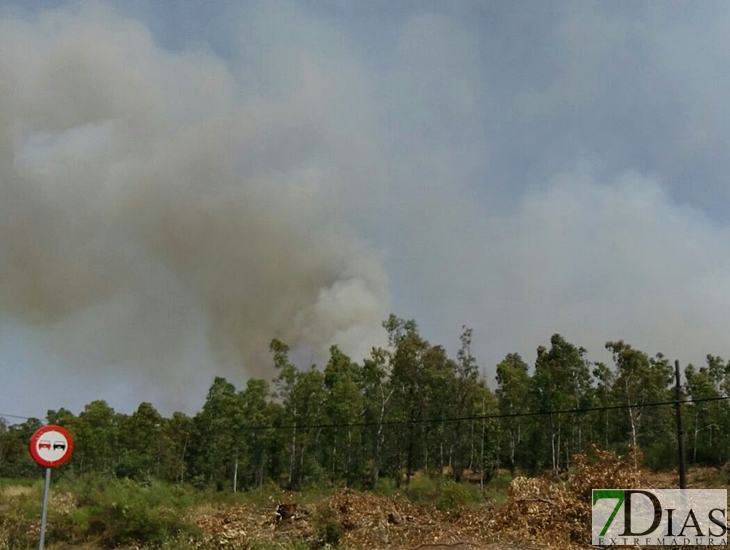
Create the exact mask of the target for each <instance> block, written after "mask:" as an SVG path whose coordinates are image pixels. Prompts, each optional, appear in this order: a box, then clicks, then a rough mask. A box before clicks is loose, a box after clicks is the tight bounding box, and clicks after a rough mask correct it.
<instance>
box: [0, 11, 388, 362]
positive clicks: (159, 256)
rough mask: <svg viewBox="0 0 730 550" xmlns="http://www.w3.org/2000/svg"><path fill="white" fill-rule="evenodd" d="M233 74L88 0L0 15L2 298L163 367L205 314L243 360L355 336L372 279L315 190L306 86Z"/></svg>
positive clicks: (10, 309) (213, 331) (366, 328)
mask: <svg viewBox="0 0 730 550" xmlns="http://www.w3.org/2000/svg"><path fill="white" fill-rule="evenodd" d="M245 89H246V90H247V89H248V88H244V87H242V86H241V84H240V82H239V81H238V79H237V77H235V76H234V75H233V74H232V73H231V71H230V70H229V69H228V68H227V67H226V65H225V64H224V63H223V62H221V61H220V60H219V59H218V58H216V57H215V56H213V55H210V54H207V53H206V52H205V51H200V50H192V51H186V52H182V53H175V52H168V51H165V50H163V49H161V48H159V47H158V46H157V45H155V44H154V43H153V41H152V39H151V37H150V35H149V33H148V31H147V30H146V29H145V28H144V27H143V26H141V25H140V24H138V23H136V22H134V21H131V20H127V19H123V18H121V17H119V16H117V15H115V14H112V13H111V12H109V11H107V10H106V9H104V8H100V7H98V6H97V7H95V8H93V9H85V10H84V11H83V12H81V13H73V12H71V11H62V12H47V13H45V14H43V15H41V16H40V18H39V19H38V20H36V21H23V20H20V19H15V18H4V19H2V20H1V22H0V308H1V313H2V314H4V315H10V316H13V317H14V318H16V319H19V320H22V321H23V322H26V323H31V324H33V325H35V326H39V327H44V328H45V329H47V331H48V334H50V335H51V339H52V341H54V342H56V348H57V349H58V350H60V351H62V352H64V353H66V354H68V356H70V357H73V356H84V357H86V362H87V363H93V362H107V363H124V362H133V363H136V364H139V365H147V366H150V367H153V366H154V368H156V369H164V368H165V364H166V361H167V360H168V359H169V358H170V357H171V356H174V355H175V354H176V353H177V350H178V348H180V346H182V345H183V344H185V343H186V342H187V341H188V340H190V339H191V338H192V337H193V335H194V334H195V332H196V331H200V330H205V331H207V336H208V342H209V348H210V350H211V352H212V354H213V355H214V356H216V357H217V358H218V359H220V360H221V361H222V364H226V365H232V364H237V365H244V366H245V369H246V371H247V372H248V373H249V374H251V375H257V376H262V375H264V376H265V375H268V374H270V373H269V372H267V371H266V370H265V369H266V365H267V364H269V361H268V359H267V358H266V357H267V355H268V353H267V345H268V342H269V340H270V339H271V338H272V337H278V338H281V339H282V340H284V341H286V342H288V343H289V344H291V345H293V346H298V347H299V348H300V349H305V350H307V352H306V353H311V354H313V355H315V356H317V355H318V354H320V353H322V352H323V350H324V349H326V346H328V345H330V344H332V343H338V344H340V345H341V346H343V347H344V348H345V349H346V350H348V351H350V352H351V353H353V354H359V353H364V352H366V350H367V349H368V347H369V345H370V344H372V343H375V342H376V341H377V339H378V338H379V333H380V330H379V322H380V321H381V320H382V319H383V318H384V317H385V316H386V315H387V312H388V292H387V284H386V278H385V275H384V272H383V269H382V268H381V265H380V262H379V260H378V258H377V257H376V256H375V255H374V254H373V253H372V251H370V250H369V249H368V248H367V247H366V246H365V245H364V244H363V243H360V242H358V240H357V239H356V238H354V237H353V236H352V235H350V234H349V233H348V228H347V226H346V225H345V224H344V223H343V222H342V220H341V219H338V215H337V205H336V204H333V202H332V201H331V200H330V199H329V198H328V197H330V196H332V193H330V191H331V190H332V188H333V187H336V186H337V185H338V182H337V180H336V179H333V178H332V177H331V174H326V173H324V172H323V171H322V170H321V169H320V165H319V163H318V158H320V157H321V155H322V154H323V153H322V151H323V149H324V147H323V139H324V138H323V136H322V132H321V130H320V128H319V127H318V126H317V124H316V120H315V119H314V118H313V116H314V115H313V114H311V113H309V112H308V109H307V107H308V105H307V101H308V98H306V97H304V98H302V97H298V98H277V100H276V101H274V100H270V99H268V98H266V97H262V96H257V95H251V94H250V93H249V94H248V95H246V93H244V90H245ZM89 358H91V359H93V360H91V359H89Z"/></svg>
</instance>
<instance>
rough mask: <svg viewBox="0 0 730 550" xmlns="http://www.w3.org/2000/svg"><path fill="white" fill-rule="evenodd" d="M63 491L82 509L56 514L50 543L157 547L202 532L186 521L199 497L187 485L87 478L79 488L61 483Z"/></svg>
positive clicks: (111, 546) (50, 530)
mask: <svg viewBox="0 0 730 550" xmlns="http://www.w3.org/2000/svg"><path fill="white" fill-rule="evenodd" d="M58 489H59V490H61V491H63V490H64V489H65V490H70V491H71V492H72V494H73V495H74V496H75V498H76V502H77V506H76V508H75V509H74V510H73V511H72V512H71V513H65V514H60V515H59V514H56V513H52V514H51V515H50V518H49V529H48V535H49V540H50V541H52V540H65V541H71V542H83V541H87V540H97V541H99V542H100V543H101V544H103V545H104V546H105V547H108V548H115V547H117V546H120V545H129V544H140V543H144V544H146V545H148V546H155V547H157V546H162V545H163V544H164V543H165V542H166V541H169V540H171V539H175V538H180V537H188V538H189V537H194V536H195V535H196V534H197V533H198V529H197V528H196V527H195V526H194V525H192V524H191V523H190V522H189V521H188V520H187V519H186V518H185V514H186V509H187V508H189V507H190V506H192V505H193V503H194V502H195V495H194V493H193V492H192V490H190V489H188V488H186V487H179V486H171V485H168V484H164V483H160V482H153V483H151V484H142V483H138V482H134V481H132V480H110V479H104V478H102V477H99V476H86V477H84V478H82V479H80V480H78V481H77V482H76V483H74V484H60V486H59V488H58Z"/></svg>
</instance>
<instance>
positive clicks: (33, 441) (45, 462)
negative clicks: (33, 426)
mask: <svg viewBox="0 0 730 550" xmlns="http://www.w3.org/2000/svg"><path fill="white" fill-rule="evenodd" d="M48 432H59V433H61V434H62V435H63V436H64V437H65V438H66V441H67V442H68V448H67V449H66V454H65V455H63V456H62V457H61V458H59V459H58V460H55V461H49V460H45V459H43V458H41V456H40V455H39V454H38V446H37V445H36V443H37V442H38V440H39V439H40V438H41V437H42V436H43V434H45V433H48ZM29 448H30V456H32V457H33V460H35V461H36V462H37V463H38V465H40V466H43V467H45V468H55V467H56V466H60V465H61V464H63V463H64V462H66V461H67V460H68V459H69V458H71V454H72V453H73V450H74V440H73V437H71V434H70V433H69V432H68V430H67V429H66V428H62V427H61V426H55V425H51V426H43V427H42V428H39V429H38V430H36V432H35V433H34V434H33V436H32V437H31V438H30V445H29Z"/></svg>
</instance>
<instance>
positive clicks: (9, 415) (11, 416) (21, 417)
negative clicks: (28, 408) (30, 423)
mask: <svg viewBox="0 0 730 550" xmlns="http://www.w3.org/2000/svg"><path fill="white" fill-rule="evenodd" d="M0 416H3V417H5V418H20V419H23V420H37V419H36V418H34V417H32V416H21V415H19V414H8V413H2V412H0Z"/></svg>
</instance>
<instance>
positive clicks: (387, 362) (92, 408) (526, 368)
mask: <svg viewBox="0 0 730 550" xmlns="http://www.w3.org/2000/svg"><path fill="white" fill-rule="evenodd" d="M383 327H384V329H385V330H386V331H387V335H388V345H387V346H386V347H383V348H374V349H373V350H372V352H371V354H370V356H369V357H367V358H365V359H364V360H363V361H361V362H360V363H357V362H354V361H352V360H351V359H350V358H349V357H348V356H346V355H345V354H344V353H342V352H341V351H340V350H339V349H338V348H337V347H336V346H332V347H331V348H330V357H329V360H328V362H327V364H326V365H325V366H324V368H319V367H317V366H316V365H313V366H312V367H311V368H308V369H299V368H297V367H296V366H295V365H294V364H293V363H292V360H291V359H290V353H289V351H290V350H289V347H288V346H287V345H286V344H285V343H284V342H281V341H279V340H273V341H272V342H271V345H270V352H271V360H272V362H273V367H274V370H275V373H276V374H275V377H274V378H273V380H272V381H271V382H269V381H267V380H263V379H256V378H252V379H249V380H248V382H247V384H246V387H245V388H244V389H243V390H237V389H236V388H235V386H234V385H233V384H232V383H230V382H229V381H227V380H226V379H224V378H221V377H216V378H215V379H214V381H213V383H212V385H211V387H210V389H209V391H208V394H207V397H206V400H205V403H204V405H203V407H202V409H201V410H200V411H199V412H198V413H197V414H195V415H194V416H188V415H185V414H183V413H180V412H176V413H174V414H173V415H172V416H171V417H169V418H168V417H164V416H163V415H161V414H160V413H159V412H158V411H157V410H156V409H155V408H154V407H153V406H152V405H151V404H149V403H142V404H141V405H139V407H138V408H137V410H136V411H135V412H134V413H132V414H121V413H118V412H115V411H114V409H113V408H111V407H110V406H109V405H108V404H107V403H106V402H104V401H94V402H92V403H89V404H88V405H86V406H85V407H84V409H83V411H81V412H80V413H79V414H78V415H74V414H73V413H72V412H70V411H68V410H66V409H64V408H61V409H59V410H57V411H54V410H50V411H48V413H47V417H46V421H47V423H49V424H58V425H61V426H64V427H65V428H67V429H68V430H69V431H70V432H71V433H72V434H73V436H74V439H75V450H74V457H73V459H72V460H70V461H69V462H68V463H67V464H66V465H64V466H62V467H60V468H59V470H60V471H61V472H62V474H63V475H70V476H78V475H83V474H87V473H96V474H102V475H108V476H114V477H118V478H132V479H137V480H152V479H160V480H166V481H170V482H185V483H192V484H195V485H198V486H200V487H218V488H219V489H223V488H226V487H228V488H233V489H234V490H248V489H252V488H256V487H260V486H261V485H263V484H266V483H276V484H279V485H281V486H284V487H289V488H294V489H296V488H299V487H302V486H303V485H306V484H310V483H332V484H346V485H348V486H355V487H363V488H374V487H377V486H378V484H379V483H381V482H382V480H389V481H390V482H392V483H394V484H396V485H398V486H400V485H401V484H406V485H408V484H409V483H410V480H411V478H412V476H413V475H414V473H415V472H417V471H426V472H427V473H428V474H429V475H432V476H434V477H438V478H442V479H443V478H445V477H450V478H452V479H454V480H456V481H460V480H463V479H468V480H470V481H474V482H479V483H482V484H483V483H488V482H489V480H490V479H491V478H492V476H493V475H494V474H495V472H496V471H497V470H498V469H500V468H504V469H509V470H510V471H511V472H512V474H516V473H518V472H522V473H526V474H538V473H544V472H545V471H548V472H550V471H552V472H553V473H554V474H556V475H557V474H559V473H560V472H561V471H564V470H566V469H567V468H569V467H570V465H571V457H572V456H573V455H574V454H575V453H577V452H582V451H585V450H587V449H588V448H589V447H590V446H591V445H595V446H597V447H599V448H604V449H613V450H618V451H620V452H626V451H627V450H629V449H631V448H636V449H639V450H640V451H641V453H642V455H643V457H644V463H645V465H646V466H648V467H651V468H654V469H670V468H672V467H673V466H674V464H675V460H676V448H677V436H676V432H675V419H674V408H673V407H672V406H649V405H650V404H652V403H657V402H664V401H672V400H673V399H674V398H675V396H674V385H673V381H674V369H673V367H672V365H671V364H670V362H669V360H668V359H667V358H666V357H664V356H663V355H662V354H661V353H659V354H656V355H655V356H653V357H650V356H649V355H647V354H646V353H644V352H643V351H640V350H638V349H635V348H633V347H632V346H631V345H629V344H627V343H625V342H623V341H616V342H607V343H606V349H607V350H609V351H610V353H611V354H612V358H613V365H611V366H609V365H606V364H604V363H601V362H592V361H590V360H589V359H588V358H587V351H586V350H585V349H584V348H582V347H578V346H576V345H574V344H572V343H570V342H568V341H566V340H565V339H564V338H563V337H562V336H561V335H559V334H555V335H553V336H552V338H551V339H550V347H549V348H547V347H544V346H540V347H538V348H537V357H536V360H535V362H534V365H532V366H531V365H528V364H527V363H526V362H525V361H524V360H523V358H522V357H521V356H520V355H519V354H517V353H510V354H508V355H507V356H506V357H505V358H504V359H503V360H502V361H501V362H500V363H499V364H498V365H497V368H496V374H497V375H496V387H495V389H494V390H492V389H491V388H490V387H489V386H488V384H487V382H486V380H485V379H484V377H483V376H481V375H480V372H479V366H478V364H477V361H476V359H475V357H474V356H473V355H472V351H471V347H472V331H471V329H468V328H464V330H463V333H462V335H461V346H460V348H459V350H458V351H457V353H456V357H449V355H448V354H447V352H446V350H445V349H444V347H442V346H440V345H432V344H431V343H429V342H428V341H427V340H425V339H424V338H423V337H422V336H421V334H420V332H419V329H418V325H417V324H416V322H415V321H413V320H404V319H401V318H398V317H396V316H394V315H391V316H390V317H389V319H388V320H387V321H385V322H384V323H383ZM684 374H685V382H684V384H683V387H682V398H683V399H688V400H695V401H697V402H694V403H687V404H686V405H684V411H685V433H686V445H685V448H686V452H687V455H688V456H687V460H688V462H689V463H690V464H692V463H694V464H701V465H721V464H724V463H725V462H727V461H728V450H729V449H730V405H729V404H728V402H727V401H726V400H722V399H720V400H715V401H699V400H708V399H714V398H720V397H725V396H728V395H729V394H730V363H727V362H725V361H724V360H723V359H722V358H720V357H717V356H713V355H707V357H706V364H704V365H702V366H700V367H695V366H693V365H688V366H687V367H686V368H685V369H684ZM617 405H618V406H625V407H624V408H620V409H616V408H609V407H614V406H617ZM629 406H630V407H629ZM596 408H598V409H600V410H587V409H596ZM556 411H563V412H556ZM565 411H579V412H565ZM580 411H582V412H580ZM41 425H42V422H41V421H40V420H39V419H29V420H27V421H26V422H24V423H18V424H12V425H10V424H8V423H7V422H4V421H0V477H12V478H22V477H37V476H38V475H39V474H40V468H39V467H38V466H37V465H35V463H34V462H32V460H31V459H30V457H29V453H28V442H29V440H30V437H31V435H32V434H33V432H34V431H35V430H36V429H38V428H39V427H40V426H41ZM637 466H638V464H637Z"/></svg>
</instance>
